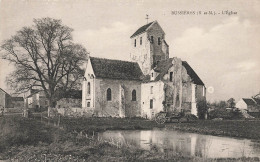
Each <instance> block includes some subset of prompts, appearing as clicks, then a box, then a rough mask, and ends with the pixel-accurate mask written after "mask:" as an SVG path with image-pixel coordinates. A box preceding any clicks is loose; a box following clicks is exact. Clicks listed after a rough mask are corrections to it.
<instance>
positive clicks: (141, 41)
mask: <svg viewBox="0 0 260 162" xmlns="http://www.w3.org/2000/svg"><path fill="white" fill-rule="evenodd" d="M142 43H143V40H142V37H140V45H142Z"/></svg>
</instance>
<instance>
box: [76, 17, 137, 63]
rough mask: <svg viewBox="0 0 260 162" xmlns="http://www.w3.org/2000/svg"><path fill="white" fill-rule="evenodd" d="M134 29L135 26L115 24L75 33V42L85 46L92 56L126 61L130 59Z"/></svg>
mask: <svg viewBox="0 0 260 162" xmlns="http://www.w3.org/2000/svg"><path fill="white" fill-rule="evenodd" d="M133 29H134V26H133V25H129V24H125V23H122V22H114V23H112V24H111V25H109V26H107V27H101V28H97V29H88V30H84V31H78V32H75V33H74V40H75V41H76V42H80V43H81V44H83V45H84V46H85V47H86V48H87V50H88V51H89V52H90V55H92V56H98V57H105V58H115V59H123V60H125V59H126V58H129V54H130V53H129V51H130V35H131V31H133Z"/></svg>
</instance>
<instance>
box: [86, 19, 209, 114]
mask: <svg viewBox="0 0 260 162" xmlns="http://www.w3.org/2000/svg"><path fill="white" fill-rule="evenodd" d="M130 38H131V51H130V57H131V61H122V60H111V59H105V58H96V57H89V59H88V62H87V65H86V70H85V75H84V80H83V84H82V108H83V110H84V111H86V112H90V113H93V114H94V115H97V116H112V117H134V116H141V117H145V118H149V119H152V118H153V117H154V116H155V115H156V113H158V112H160V111H177V112H179V111H184V112H185V113H191V114H194V115H196V116H197V103H198V101H200V100H205V99H206V88H205V85H204V83H203V82H202V80H201V79H200V78H199V76H198V75H197V74H196V72H195V71H194V70H193V69H192V68H191V66H190V65H189V64H188V63H187V62H186V61H182V60H181V59H180V58H176V57H173V58H169V45H168V44H167V43H166V41H165V33H164V31H163V29H162V28H161V26H160V25H159V23H158V22H157V21H154V22H151V23H148V24H146V25H144V26H142V27H140V28H139V29H138V30H137V31H136V32H134V34H133V35H132V36H131V37H130Z"/></svg>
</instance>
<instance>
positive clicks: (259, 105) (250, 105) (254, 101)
mask: <svg viewBox="0 0 260 162" xmlns="http://www.w3.org/2000/svg"><path fill="white" fill-rule="evenodd" d="M236 108H238V109H239V110H247V111H248V112H260V99H259V98H242V99H240V100H239V101H238V102H237V103H236Z"/></svg>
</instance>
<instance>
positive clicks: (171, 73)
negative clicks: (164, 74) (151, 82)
mask: <svg viewBox="0 0 260 162" xmlns="http://www.w3.org/2000/svg"><path fill="white" fill-rule="evenodd" d="M172 76H173V72H170V82H172Z"/></svg>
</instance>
